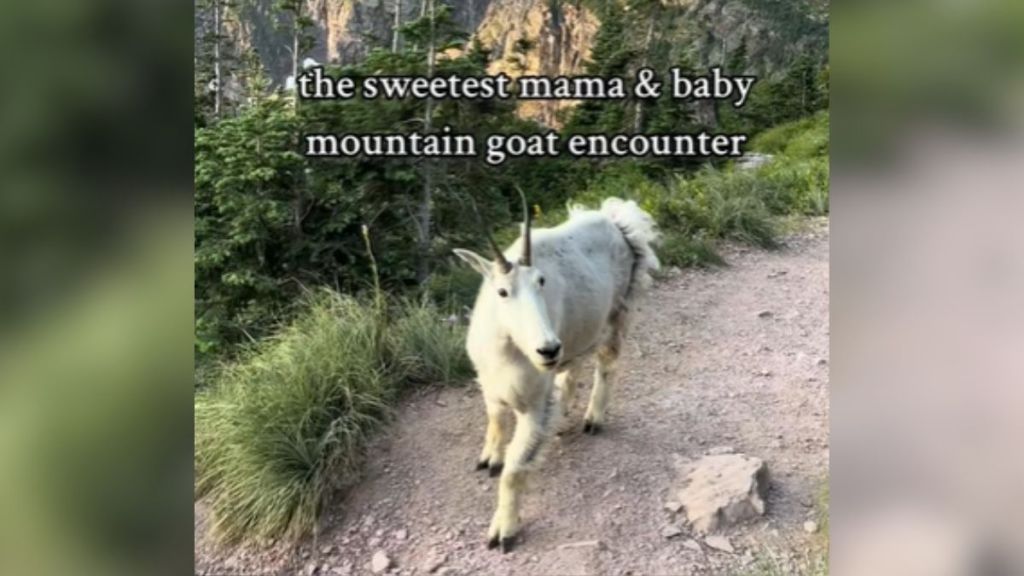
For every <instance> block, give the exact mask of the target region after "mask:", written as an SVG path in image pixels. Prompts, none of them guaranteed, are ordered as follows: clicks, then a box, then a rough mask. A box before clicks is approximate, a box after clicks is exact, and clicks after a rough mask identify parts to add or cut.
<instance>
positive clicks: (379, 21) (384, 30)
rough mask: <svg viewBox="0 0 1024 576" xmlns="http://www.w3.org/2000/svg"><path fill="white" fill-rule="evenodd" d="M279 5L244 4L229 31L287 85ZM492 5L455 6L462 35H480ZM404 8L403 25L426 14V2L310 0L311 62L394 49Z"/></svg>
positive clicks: (480, 1) (268, 0)
mask: <svg viewBox="0 0 1024 576" xmlns="http://www.w3.org/2000/svg"><path fill="white" fill-rule="evenodd" d="M276 1H277V0H242V1H241V2H240V3H239V7H238V16H237V18H235V19H231V20H230V21H228V22H227V23H226V28H227V33H228V34H229V35H230V36H231V37H232V38H233V39H234V41H235V42H236V43H237V44H238V46H239V48H240V49H242V50H247V49H255V51H256V52H257V53H258V54H259V56H260V60H261V61H262V62H263V65H264V67H265V68H266V69H267V72H268V73H269V75H270V77H271V78H272V79H273V80H274V81H275V82H277V83H281V82H283V81H284V79H285V77H287V76H288V75H289V74H291V53H290V52H289V47H290V46H291V37H290V35H289V31H288V30H282V29H281V28H280V25H279V24H278V21H277V18H276V17H275V15H274V14H275V9H274V4H275V3H276ZM437 1H438V2H439V3H440V2H442V1H443V0H437ZM491 1H492V0H455V1H453V2H450V3H449V5H450V6H451V7H452V16H453V18H454V20H455V22H456V23H457V24H458V25H459V26H460V27H461V28H462V29H464V30H476V28H477V26H479V25H480V22H481V21H482V20H483V18H484V14H485V13H486V11H487V9H488V7H489V5H490V3H491ZM398 5H400V6H401V11H402V18H401V20H402V22H403V23H406V22H410V21H412V20H415V19H417V18H419V17H420V15H421V14H422V11H423V9H424V3H423V1H422V0H309V1H308V2H307V3H306V9H307V12H306V15H307V16H309V17H310V18H311V19H312V20H313V22H314V27H313V29H312V30H311V33H312V35H313V37H314V39H315V47H314V48H313V50H312V51H311V52H310V53H309V54H308V56H311V57H312V58H314V59H316V60H317V61H319V62H322V63H332V64H347V63H353V62H355V61H357V60H358V59H359V58H362V57H363V56H364V55H366V53H367V52H368V51H369V50H370V48H372V47H374V46H390V44H391V37H392V28H393V26H394V23H395V8H396V6H398Z"/></svg>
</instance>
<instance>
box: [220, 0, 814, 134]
mask: <svg viewBox="0 0 1024 576" xmlns="http://www.w3.org/2000/svg"><path fill="white" fill-rule="evenodd" d="M275 1H276V0H241V2H240V5H239V7H238V17H237V18H236V19H235V20H233V21H229V22H228V23H227V32H228V34H230V35H231V36H233V37H234V39H235V41H236V42H237V43H238V45H239V46H240V47H241V48H243V49H245V48H254V49H255V50H256V51H257V53H258V54H259V55H260V59H261V60H262V61H263V63H264V66H265V67H266V69H267V71H268V73H269V75H270V77H271V78H272V79H273V80H274V81H276V82H277V83H281V82H283V80H284V78H285V77H286V76H288V75H289V74H290V72H291V55H290V52H289V46H290V37H289V33H288V31H287V30H282V29H280V28H279V25H278V24H277V23H276V18H275V16H274V3H275ZM436 1H437V2H439V3H440V2H445V3H447V4H448V5H450V6H451V8H452V14H453V17H454V20H455V22H456V23H457V24H458V25H459V26H460V27H461V28H462V29H464V30H467V31H470V32H472V33H473V35H474V36H475V37H476V38H477V39H478V40H479V41H480V42H481V44H482V45H483V46H484V47H485V48H487V49H489V50H490V51H491V59H492V60H491V64H490V66H489V72H491V73H495V74H496V73H499V72H505V73H506V74H508V75H509V76H513V77H516V76H520V75H547V76H558V75H570V76H571V75H577V74H580V73H582V72H583V68H584V66H585V64H586V62H587V59H588V58H589V57H590V52H591V48H592V47H593V43H594V39H595V37H596V34H597V31H598V28H599V27H600V22H599V20H598V18H597V16H596V15H595V14H594V13H593V11H591V10H590V9H589V8H587V7H586V6H585V5H584V4H583V3H582V2H581V0H436ZM610 1H614V0H610ZM662 2H663V7H664V10H663V12H662V14H661V16H660V17H659V19H658V20H657V22H656V23H655V25H656V30H657V34H658V35H659V36H660V37H662V38H663V39H669V40H670V41H671V42H674V43H676V44H677V45H678V49H679V50H685V51H686V52H687V53H688V54H689V55H690V56H691V58H692V61H694V62H695V63H696V64H697V66H698V69H699V68H706V67H709V66H714V65H722V64H724V63H725V62H726V61H727V60H728V58H729V55H730V54H732V53H733V52H734V51H735V50H736V49H737V48H738V47H739V46H740V45H744V46H745V47H746V53H747V62H748V69H747V71H746V72H747V73H753V74H757V75H761V76H763V75H771V74H773V73H774V72H775V71H777V70H779V69H780V68H781V67H783V65H784V64H785V63H786V62H789V61H792V60H793V59H794V58H795V57H796V56H798V55H799V54H801V53H803V52H805V51H808V50H813V51H814V52H816V53H824V49H823V47H824V46H827V41H828V21H827V13H828V12H827V11H828V6H827V3H826V2H825V0H793V1H787V2H781V3H780V2H770V1H767V0H662ZM399 5H400V6H401V11H402V21H403V22H409V21H412V20H415V19H416V18H418V17H420V16H421V15H422V13H423V9H424V1H423V0H309V1H308V2H307V4H306V7H307V10H308V16H310V17H311V18H312V20H313V22H314V23H315V27H314V30H313V35H314V37H315V40H316V46H315V48H314V49H313V50H312V52H311V53H310V54H308V55H309V56H312V57H313V58H315V59H316V60H318V61H320V62H323V63H333V64H346V63H352V62H355V61H356V60H358V59H359V58H361V57H362V56H363V55H365V54H366V52H367V51H369V49H370V48H371V47H374V46H389V45H390V43H391V37H392V26H393V25H394V14H395V9H396V6H399ZM644 35H645V34H644V31H643V30H639V31H637V32H636V41H637V42H642V37H643V36H644ZM572 105H573V103H571V102H536V101H534V102H524V103H522V104H521V105H520V114H521V115H522V116H523V117H527V118H532V119H535V120H538V121H540V122H542V123H544V124H547V125H549V126H557V125H558V115H559V111H560V110H562V109H564V108H566V107H569V106H572Z"/></svg>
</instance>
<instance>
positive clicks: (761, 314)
mask: <svg viewBox="0 0 1024 576" xmlns="http://www.w3.org/2000/svg"><path fill="white" fill-rule="evenodd" d="M757 317H758V318H771V317H772V311H771V310H761V311H760V312H758V313H757Z"/></svg>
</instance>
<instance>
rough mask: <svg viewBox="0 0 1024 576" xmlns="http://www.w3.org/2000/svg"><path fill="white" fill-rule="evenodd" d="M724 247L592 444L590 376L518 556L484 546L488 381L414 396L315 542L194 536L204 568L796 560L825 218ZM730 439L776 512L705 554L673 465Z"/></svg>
mask: <svg viewBox="0 0 1024 576" xmlns="http://www.w3.org/2000/svg"><path fill="white" fill-rule="evenodd" d="M726 257H727V259H728V261H729V262H730V264H731V266H729V267H727V268H724V269H719V270H712V271H700V270H686V271H682V272H678V271H677V272H675V273H670V274H668V278H667V279H665V280H663V281H661V282H659V283H658V284H657V285H656V287H655V289H654V290H653V291H652V293H651V294H650V296H649V298H648V299H647V300H646V301H645V303H644V304H643V306H642V308H641V310H640V313H639V318H638V320H637V322H636V324H635V328H634V330H633V331H632V333H631V334H630V337H629V339H628V342H627V345H626V348H625V353H624V355H623V358H622V360H621V372H620V379H619V382H618V384H617V386H616V388H615V389H614V390H613V393H612V399H611V402H610V404H609V406H610V407H609V417H608V424H607V427H606V428H605V429H604V430H603V431H602V433H601V434H599V435H598V436H595V437H592V436H587V435H584V434H582V432H581V429H582V418H583V411H584V409H585V407H586V400H587V398H588V394H589V390H590V380H591V379H590V376H589V372H588V375H587V377H586V378H585V380H584V382H583V383H582V384H581V388H580V392H579V394H578V396H577V400H576V406H575V409H574V411H573V414H572V416H571V421H570V422H571V426H572V427H571V428H570V429H569V431H567V432H566V433H565V434H563V435H562V436H560V437H558V438H556V439H555V440H554V442H553V446H552V447H551V449H550V450H549V451H548V454H547V458H546V460H545V462H544V464H543V466H542V467H541V469H540V471H539V472H538V473H537V474H535V475H534V477H533V479H532V481H531V483H530V488H529V490H528V493H527V495H526V497H525V498H524V505H523V509H522V519H523V532H522V535H521V538H520V541H519V543H518V544H517V548H516V549H515V550H514V551H513V552H512V553H509V554H506V555H502V554H500V553H498V552H497V551H493V550H488V549H487V548H486V545H485V531H486V529H487V524H488V522H489V520H490V516H491V513H492V511H493V507H494V504H495V498H496V495H495V491H496V484H495V482H496V480H495V479H491V478H489V477H487V475H486V473H485V472H476V471H474V465H475V464H476V457H477V455H478V453H479V451H480V445H481V442H482V441H483V435H484V425H485V415H484V410H483V403H482V401H481V399H480V393H479V390H478V389H477V388H476V387H475V386H474V387H467V388H464V389H445V390H430V391H425V392H424V393H421V394H418V395H416V396H415V397H413V398H411V399H410V400H408V401H407V402H406V403H405V404H404V405H403V407H402V408H401V410H400V415H399V417H398V419H397V421H396V422H395V424H394V425H393V426H392V427H391V428H390V430H389V431H388V433H387V434H386V435H385V436H384V437H382V438H381V439H380V440H379V441H378V442H376V444H375V447H374V450H375V452H374V453H373V454H372V456H371V464H370V465H369V468H368V470H367V476H366V479H365V480H364V481H363V482H362V483H361V484H360V485H359V486H358V487H357V488H356V489H355V490H353V491H352V492H351V493H350V494H349V495H348V497H347V498H346V499H345V500H344V501H343V502H338V503H337V504H336V505H335V510H336V511H337V512H336V513H333V514H330V515H329V516H330V517H329V518H328V519H327V521H326V523H325V526H324V529H323V531H322V533H321V534H320V536H319V538H318V542H316V543H315V544H313V543H312V542H310V543H307V544H305V545H304V546H302V547H301V548H300V549H299V551H297V552H295V551H291V552H288V553H283V552H280V551H279V552H278V553H276V554H268V553H266V552H264V553H261V554H246V553H244V552H239V551H235V552H226V551H216V550H215V549H214V548H212V547H211V546H209V545H208V544H206V543H204V542H203V541H202V539H201V538H199V537H197V549H196V554H197V564H196V569H197V572H198V573H201V574H279V573H284V574H292V573H302V574H312V573H318V574H369V573H370V562H371V558H372V557H373V555H374V553H375V552H377V551H384V552H385V553H386V554H387V556H388V557H389V558H390V559H391V560H392V561H393V565H392V567H391V568H390V569H389V571H388V573H390V574H402V575H410V574H427V573H428V570H429V569H430V568H432V567H433V566H431V564H438V563H439V567H438V568H436V569H435V572H434V573H435V574H437V573H441V574H449V575H453V574H509V575H511V574H515V575H522V574H535V575H553V574H558V575H568V574H636V575H655V574H657V575H669V574H671V575H677V574H679V575H682V574H729V573H734V572H736V571H738V570H740V569H741V568H742V567H743V566H744V565H746V564H748V563H750V562H751V561H752V559H753V556H754V555H755V554H756V553H758V552H759V551H761V550H763V549H765V548H766V547H767V548H770V549H772V550H775V551H783V552H788V553H792V554H794V555H797V556H799V555H800V554H801V553H802V551H803V550H805V549H806V548H807V547H808V546H809V540H810V538H811V536H809V535H807V534H806V533H805V532H804V531H803V528H802V525H803V523H804V521H805V520H807V519H808V518H809V517H811V516H813V515H814V514H815V510H814V508H813V507H814V506H815V504H816V502H817V497H818V494H819V491H820V490H821V487H822V483H823V481H824V479H825V478H826V477H827V474H828V413H829V406H828V351H829V348H828V346H829V321H828V279H829V276H828V271H829V269H828V226H827V223H826V222H824V221H818V222H815V223H814V224H813V225H811V227H810V229H808V230H805V231H803V232H801V233H798V234H795V235H793V236H791V237H789V238H788V239H787V241H786V247H785V248H783V249H782V250H778V251H772V252H765V251H760V250H745V249H742V248H733V249H731V250H729V251H728V252H727V253H726ZM726 445H727V446H732V447H734V448H735V449H736V450H737V451H740V452H744V453H747V454H751V455H754V456H758V457H761V458H763V459H765V460H766V461H767V463H768V466H769V469H770V472H771V479H772V480H771V490H770V492H769V496H768V513H767V515H766V516H765V517H764V519H762V520H759V521H757V522H754V523H752V524H750V525H747V526H743V527H739V528H736V529H733V530H731V531H729V532H728V536H729V538H730V540H731V542H732V544H733V546H734V547H735V548H736V552H735V553H733V554H729V553H724V552H719V551H716V550H713V549H710V548H708V547H707V546H706V545H704V544H703V543H701V544H700V547H699V549H694V548H695V547H694V543H693V542H687V540H689V539H690V538H692V537H694V535H693V534H691V532H690V530H689V529H688V528H687V527H686V526H685V525H683V526H682V529H683V534H682V536H679V537H675V538H672V539H666V538H665V537H664V536H662V535H661V530H662V528H664V527H665V526H667V525H669V524H675V525H681V524H682V522H681V518H680V517H679V515H677V514H673V513H672V512H670V511H668V510H666V509H665V507H664V504H665V502H666V501H667V500H669V499H670V490H671V487H672V485H673V483H674V480H675V471H674V467H673V463H674V461H675V459H676V458H677V457H678V456H684V457H695V456H700V455H701V454H703V453H705V452H707V451H708V450H709V449H711V448H713V447H716V446H726ZM677 455H678V456H677ZM198 512H199V520H198V521H197V528H201V527H202V523H203V520H202V516H203V514H202V510H201V509H200V510H198ZM403 536H404V538H403ZM695 538H696V539H697V540H698V541H700V540H701V539H700V537H695ZM593 541H597V543H594V542H593ZM687 544H689V546H687ZM442 559H443V562H442V561H441V560H442Z"/></svg>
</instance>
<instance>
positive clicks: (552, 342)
mask: <svg viewBox="0 0 1024 576" xmlns="http://www.w3.org/2000/svg"><path fill="white" fill-rule="evenodd" d="M520 195H522V192H520ZM522 201H523V219H524V223H523V238H522V255H521V256H520V258H519V260H518V261H516V262H515V263H513V262H510V261H509V260H508V259H507V258H505V255H504V254H503V253H502V251H501V249H500V248H499V247H498V244H497V243H496V242H495V241H494V238H492V237H491V235H490V233H489V232H488V231H487V230H486V227H485V229H484V234H485V235H486V236H487V240H488V243H489V244H490V247H491V251H492V252H493V256H494V260H488V259H487V258H484V257H483V256H481V255H479V254H477V253H476V252H473V251H471V250H463V249H456V250H455V254H456V255H457V256H458V257H459V258H461V259H463V260H464V261H466V263H468V264H469V265H470V266H471V267H472V268H473V269H474V270H476V271H477V272H479V273H480V275H481V276H483V277H484V283H483V285H482V286H481V287H480V290H482V291H483V292H484V297H485V298H488V299H491V300H492V301H493V302H494V309H495V311H496V312H495V318H494V319H493V320H494V322H495V323H496V325H497V327H498V329H499V331H500V332H501V333H502V334H504V335H507V336H508V338H509V339H511V341H512V343H513V344H514V345H515V346H516V348H518V349H519V351H520V352H521V353H522V354H523V355H524V356H526V358H528V359H529V360H530V362H532V363H533V364H534V365H535V366H537V367H538V368H540V369H541V370H550V369H552V368H554V367H555V366H556V365H557V364H558V361H559V359H560V358H561V354H562V343H561V341H560V340H559V339H558V334H557V333H556V332H555V329H554V327H553V326H552V325H551V319H550V317H549V315H548V309H547V303H546V301H545V299H544V283H545V279H544V275H543V274H542V273H541V271H540V270H538V269H537V268H536V267H534V265H533V258H532V250H531V245H530V212H529V208H528V206H527V204H526V198H525V197H522ZM474 209H475V206H474Z"/></svg>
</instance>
